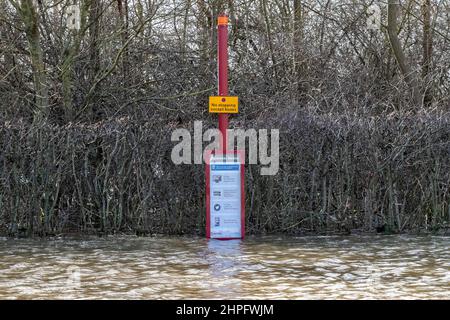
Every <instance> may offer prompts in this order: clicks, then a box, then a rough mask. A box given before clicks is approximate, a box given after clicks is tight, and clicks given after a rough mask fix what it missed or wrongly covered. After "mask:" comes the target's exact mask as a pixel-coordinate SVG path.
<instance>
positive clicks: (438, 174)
mask: <svg viewBox="0 0 450 320" xmlns="http://www.w3.org/2000/svg"><path fill="white" fill-rule="evenodd" d="M269 123H270V125H271V126H273V127H276V128H281V131H280V148H281V150H280V170H279V172H278V174H277V175H275V176H261V175H260V174H259V167H258V165H248V166H247V168H246V172H247V174H246V189H247V190H246V196H247V197H246V201H247V204H246V208H247V230H248V232H250V233H268V232H284V233H303V232H350V231H352V230H355V229H356V230H359V231H365V232H375V231H385V232H404V231H414V232H418V231H421V230H428V231H435V230H438V229H444V228H445V227H448V223H449V218H450V205H449V203H450V162H449V158H450V118H449V117H448V116H446V117H444V116H442V117H436V116H429V115H420V116H419V115H414V116H406V115H404V116H402V117H400V116H396V117H389V118H385V117H371V118H359V119H358V118H355V117H350V118H349V117H346V116H342V117H336V116H324V115H311V114H310V113H306V112H292V113H291V114H289V116H285V117H279V118H277V117H276V116H272V117H271V118H270V119H264V121H260V122H258V121H252V122H248V123H246V124H245V125H246V126H249V127H252V128H255V127H256V128H258V127H264V128H267V125H268V124H269ZM187 125H188V127H189V124H187ZM240 125H242V124H240ZM191 127H192V126H191ZM171 131H172V126H170V125H167V124H166V123H164V122H158V121H156V120H155V121H151V122H147V121H142V120H141V122H140V121H139V120H137V119H136V120H134V121H130V120H127V119H122V120H117V121H107V122H102V123H97V124H93V125H81V124H80V125H67V126H39V127H32V126H31V127H30V126H27V125H15V126H12V125H7V126H2V127H1V128H0V136H1V139H0V148H1V149H2V150H3V152H2V153H1V155H0V165H1V171H0V228H1V230H2V233H3V234H9V235H21V234H27V233H28V234H30V235H31V234H38V235H55V234H61V233H66V232H82V233H116V232H125V233H138V234H141V233H144V234H147V233H168V234H185V233H200V234H201V233H203V232H204V219H205V214H204V212H205V208H204V204H205V199H204V190H205V186H204V166H202V165H178V166H177V165H174V164H173V163H172V162H171V161H170V153H171V149H172V147H173V142H171V141H170V133H171ZM156 133H157V134H156Z"/></svg>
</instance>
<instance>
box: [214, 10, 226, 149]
mask: <svg viewBox="0 0 450 320" xmlns="http://www.w3.org/2000/svg"><path fill="white" fill-rule="evenodd" d="M217 51H218V54H217V55H218V57H217V68H218V72H219V75H218V81H219V96H223V97H226V96H227V95H228V17H227V16H225V15H220V16H219V18H218V19H217ZM224 99H225V98H224ZM227 129H228V114H226V113H219V131H220V132H221V133H222V139H221V141H220V148H219V149H220V150H221V151H222V152H223V151H226V149H227Z"/></svg>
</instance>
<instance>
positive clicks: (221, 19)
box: [217, 15, 228, 26]
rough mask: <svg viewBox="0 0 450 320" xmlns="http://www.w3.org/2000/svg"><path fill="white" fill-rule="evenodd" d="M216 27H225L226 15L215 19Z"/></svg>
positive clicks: (226, 23)
mask: <svg viewBox="0 0 450 320" xmlns="http://www.w3.org/2000/svg"><path fill="white" fill-rule="evenodd" d="M217 25H218V26H226V25H228V17H227V16H226V15H220V16H219V17H218V18H217Z"/></svg>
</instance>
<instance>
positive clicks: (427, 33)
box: [422, 0, 433, 106]
mask: <svg viewBox="0 0 450 320" xmlns="http://www.w3.org/2000/svg"><path fill="white" fill-rule="evenodd" d="M422 19H423V41H422V48H423V55H422V79H423V84H424V104H425V105H426V106H428V105H429V104H430V103H431V100H432V93H431V91H432V90H431V87H430V86H429V73H430V66H431V54H432V51H433V37H432V31H431V3H430V0H423V2H422Z"/></svg>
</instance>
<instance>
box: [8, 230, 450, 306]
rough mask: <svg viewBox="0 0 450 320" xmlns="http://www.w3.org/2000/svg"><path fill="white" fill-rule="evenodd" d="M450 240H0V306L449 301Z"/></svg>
mask: <svg viewBox="0 0 450 320" xmlns="http://www.w3.org/2000/svg"><path fill="white" fill-rule="evenodd" d="M449 244H450V238H448V237H432V236H427V237H412V236H349V237H299V238H292V237H289V238H288V237H286V238H284V237H250V238H248V239H246V240H244V241H238V240H236V241H214V240H212V241H207V240H205V239H202V238H185V237H181V238H180V237H156V238H137V237H111V238H102V239H98V238H96V239H90V240H79V239H78V240H67V239H61V240H7V239H3V240H2V239H0V298H2V299H17V298H19V299H48V298H50V299H174V298H182V299H184V298H192V299H199V298H202V299H214V298H215V299H225V298H228V299H241V298H242V299H262V298H271V299H288V298H289V299H332V298H337V299H355V298H356V299H382V298H398V299H405V298H414V299H448V298H450V251H449Z"/></svg>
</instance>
